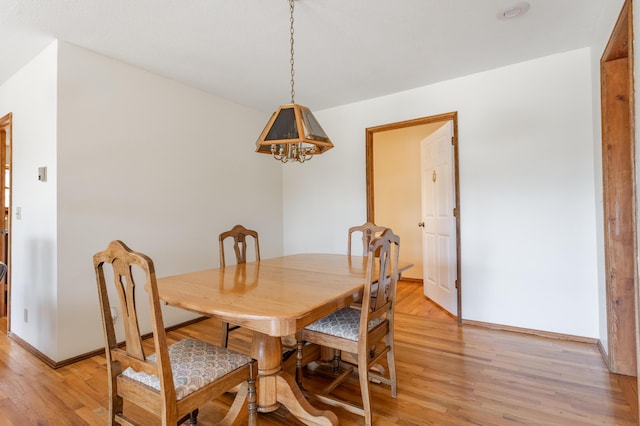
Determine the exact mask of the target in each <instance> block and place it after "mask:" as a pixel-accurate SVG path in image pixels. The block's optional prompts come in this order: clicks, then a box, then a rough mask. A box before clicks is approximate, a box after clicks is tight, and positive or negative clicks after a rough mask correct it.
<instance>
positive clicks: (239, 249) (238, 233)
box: [218, 225, 260, 348]
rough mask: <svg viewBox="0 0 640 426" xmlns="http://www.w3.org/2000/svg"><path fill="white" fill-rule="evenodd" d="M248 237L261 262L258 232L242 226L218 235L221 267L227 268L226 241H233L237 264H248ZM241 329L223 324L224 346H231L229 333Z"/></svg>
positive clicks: (257, 259)
mask: <svg viewBox="0 0 640 426" xmlns="http://www.w3.org/2000/svg"><path fill="white" fill-rule="evenodd" d="M247 237H249V238H252V239H253V243H254V246H253V254H254V258H255V260H256V262H259V261H260V243H259V242H258V232H257V231H254V230H252V229H247V228H245V227H244V226H242V225H236V226H234V227H233V228H231V229H230V230H228V231H225V232H223V233H221V234H220V235H218V245H219V246H220V267H221V268H223V267H225V266H226V263H227V262H226V259H225V255H224V252H225V240H227V239H231V238H232V239H233V251H234V253H235V254H236V264H241V263H247ZM238 328H240V326H239V325H230V324H229V323H228V322H226V321H223V322H222V346H224V347H225V348H226V347H227V346H228V345H229V332H230V331H233V330H237V329H238Z"/></svg>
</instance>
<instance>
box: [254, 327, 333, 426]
mask: <svg viewBox="0 0 640 426" xmlns="http://www.w3.org/2000/svg"><path fill="white" fill-rule="evenodd" d="M251 356H252V357H253V358H255V359H256V360H257V361H258V380H257V389H258V411H259V412H261V413H269V412H272V411H275V410H277V409H278V407H279V406H280V404H282V406H284V407H285V408H286V409H287V410H289V412H290V413H291V414H293V415H294V416H296V417H297V418H298V419H300V420H301V421H302V422H303V423H304V424H307V425H322V426H337V425H338V417H337V416H336V415H335V414H334V413H333V412H331V411H328V410H319V409H317V408H315V407H314V406H312V405H311V404H310V403H309V401H308V400H307V398H305V396H304V395H303V394H302V391H301V390H300V388H299V387H298V385H297V383H296V382H295V380H294V379H293V377H292V376H291V375H290V374H288V373H287V372H285V371H282V343H281V341H280V337H274V336H268V335H266V334H263V333H258V332H254V333H253V342H252V345H251Z"/></svg>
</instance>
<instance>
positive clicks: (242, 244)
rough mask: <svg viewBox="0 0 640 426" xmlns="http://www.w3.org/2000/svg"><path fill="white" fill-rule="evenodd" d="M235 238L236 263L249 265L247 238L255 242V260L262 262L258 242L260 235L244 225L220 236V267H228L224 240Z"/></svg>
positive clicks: (237, 226)
mask: <svg viewBox="0 0 640 426" xmlns="http://www.w3.org/2000/svg"><path fill="white" fill-rule="evenodd" d="M231 237H232V238H233V250H234V252H235V253H236V263H238V264H240V263H247V241H246V239H247V237H252V238H253V240H254V247H255V248H254V252H255V260H256V261H258V260H260V243H259V242H258V233H257V232H256V231H254V230H251V229H247V228H245V227H244V226H242V225H236V226H234V227H233V228H231V229H230V230H229V231H225V232H223V233H221V234H220V235H219V236H218V241H219V245H220V266H221V267H222V266H226V261H225V257H224V240H225V239H227V238H231Z"/></svg>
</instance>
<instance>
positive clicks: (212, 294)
mask: <svg viewBox="0 0 640 426" xmlns="http://www.w3.org/2000/svg"><path fill="white" fill-rule="evenodd" d="M366 260H367V258H366V257H361V256H347V255H337V254H295V255H289V256H283V257H276V258H272V259H263V260H261V261H260V262H250V263H245V264H240V265H230V266H226V267H224V268H216V269H207V270H203V271H198V272H189V273H185V274H180V275H175V276H171V277H166V278H160V279H158V291H159V294H160V298H161V299H162V300H163V301H165V302H166V303H168V304H169V305H172V306H177V307H180V308H184V309H188V310H190V311H193V312H197V313H200V314H203V315H206V316H210V317H215V318H219V319H221V320H223V321H227V322H230V323H232V324H238V325H240V326H242V327H245V328H248V329H250V330H253V340H252V347H251V356H252V357H253V358H255V359H256V360H257V361H258V372H259V376H258V383H257V389H258V391H257V393H258V395H257V396H258V411H259V412H272V411H275V410H276V409H278V408H279V406H280V404H282V405H283V406H284V407H285V408H287V409H288V410H289V412H290V413H291V414H293V415H294V416H296V417H297V418H298V419H300V420H301V421H302V422H303V423H305V424H308V425H337V424H338V418H337V416H336V415H335V413H333V412H331V411H328V410H319V409H317V408H315V407H313V406H312V405H311V404H310V403H309V402H308V401H307V399H306V398H305V396H304V395H303V393H302V391H301V390H300V388H299V387H298V385H297V384H296V382H295V380H294V378H293V376H292V375H291V374H289V373H287V372H285V371H283V369H282V343H281V337H282V336H289V335H292V334H295V332H296V330H298V329H301V328H303V327H305V326H307V325H309V324H311V323H312V322H314V321H316V320H318V319H320V318H322V317H324V316H326V315H329V314H331V313H332V312H335V311H337V310H339V309H341V308H343V307H345V306H349V304H351V303H352V302H353V301H354V300H357V299H358V296H359V295H360V293H361V292H362V289H363V285H364V280H365V274H366V267H367V262H366Z"/></svg>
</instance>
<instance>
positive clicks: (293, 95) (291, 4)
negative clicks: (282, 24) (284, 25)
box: [289, 0, 296, 104]
mask: <svg viewBox="0 0 640 426" xmlns="http://www.w3.org/2000/svg"><path fill="white" fill-rule="evenodd" d="M289 12H290V14H291V17H290V18H289V22H290V23H291V27H290V29H289V32H290V33H291V38H290V43H291V60H290V61H289V63H290V64H291V103H292V104H295V101H294V97H295V94H296V91H295V88H294V82H293V76H294V75H295V71H294V69H293V0H289Z"/></svg>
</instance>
